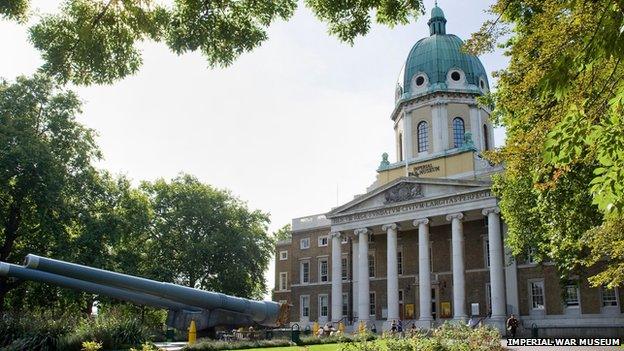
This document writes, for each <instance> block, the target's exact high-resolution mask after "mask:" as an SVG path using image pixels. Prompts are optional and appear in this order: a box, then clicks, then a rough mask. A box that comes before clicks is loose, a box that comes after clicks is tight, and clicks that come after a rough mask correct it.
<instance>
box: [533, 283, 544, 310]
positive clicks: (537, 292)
mask: <svg viewBox="0 0 624 351" xmlns="http://www.w3.org/2000/svg"><path fill="white" fill-rule="evenodd" d="M530 288H531V308H532V309H534V310H543V309H544V281H543V280H540V281H534V282H531V283H530Z"/></svg>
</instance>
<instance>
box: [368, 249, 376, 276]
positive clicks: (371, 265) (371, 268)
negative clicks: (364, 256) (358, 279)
mask: <svg viewBox="0 0 624 351" xmlns="http://www.w3.org/2000/svg"><path fill="white" fill-rule="evenodd" d="M368 276H369V277H371V278H375V254H373V253H369V254H368Z"/></svg>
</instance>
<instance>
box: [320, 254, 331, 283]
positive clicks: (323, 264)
mask: <svg viewBox="0 0 624 351" xmlns="http://www.w3.org/2000/svg"><path fill="white" fill-rule="evenodd" d="M327 271H328V263H327V259H326V258H323V259H320V260H319V282H321V283H324V282H327V281H328V280H329V278H328V275H327Z"/></svg>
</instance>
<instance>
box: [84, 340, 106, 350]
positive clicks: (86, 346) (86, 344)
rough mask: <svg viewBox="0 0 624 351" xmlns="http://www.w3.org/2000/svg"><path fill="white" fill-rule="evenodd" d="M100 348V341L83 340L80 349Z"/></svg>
mask: <svg viewBox="0 0 624 351" xmlns="http://www.w3.org/2000/svg"><path fill="white" fill-rule="evenodd" d="M100 349H102V343H101V342H97V341H85V342H83V343H82V351H98V350H100Z"/></svg>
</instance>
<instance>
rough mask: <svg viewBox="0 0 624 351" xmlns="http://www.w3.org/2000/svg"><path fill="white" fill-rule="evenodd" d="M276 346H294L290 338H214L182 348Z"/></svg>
mask: <svg viewBox="0 0 624 351" xmlns="http://www.w3.org/2000/svg"><path fill="white" fill-rule="evenodd" d="M278 346H295V343H293V342H292V341H290V340H286V339H275V340H256V341H235V342H231V341H214V340H205V339H203V340H200V341H199V342H197V343H196V344H195V345H191V346H187V347H185V348H184V350H198V351H220V350H240V349H252V348H260V347H278Z"/></svg>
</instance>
